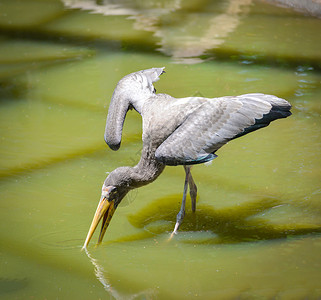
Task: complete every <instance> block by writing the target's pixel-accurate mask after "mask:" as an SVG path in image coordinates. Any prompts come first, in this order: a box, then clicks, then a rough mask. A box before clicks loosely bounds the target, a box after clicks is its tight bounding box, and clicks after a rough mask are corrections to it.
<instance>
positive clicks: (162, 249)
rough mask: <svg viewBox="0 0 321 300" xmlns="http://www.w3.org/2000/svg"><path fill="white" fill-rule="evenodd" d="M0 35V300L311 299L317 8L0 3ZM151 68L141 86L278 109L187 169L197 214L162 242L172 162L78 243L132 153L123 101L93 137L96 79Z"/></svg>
mask: <svg viewBox="0 0 321 300" xmlns="http://www.w3.org/2000/svg"><path fill="white" fill-rule="evenodd" d="M109 2H110V3H109ZM0 29H1V30H0V41H1V44H0V63H1V64H0V87H1V89H0V107H1V109H0V134H1V135H0V137H1V147H0V153H1V155H0V199H1V213H0V220H1V221H0V222H1V284H0V292H1V294H0V297H2V298H3V299H114V298H116V299H194V298H199V299H320V298H321V285H320V277H321V271H320V270H321V255H320V253H321V252H320V251H321V201H320V200H321V199H320V193H321V189H320V167H321V164H320V141H321V140H320V123H321V122H320V112H321V105H320V97H321V75H320V69H321V52H320V49H321V40H320V39H318V38H317V36H318V34H319V32H320V30H321V19H318V18H315V17H310V16H305V15H303V14H300V13H299V12H295V11H292V10H289V9H286V8H281V7H276V6H272V5H269V4H267V3H265V2H259V1H251V0H242V1H241V0H237V1H236V0H235V1H233V0H230V1H162V2H159V1H146V2H144V1H120V2H117V4H113V3H112V1H107V0H105V1H96V2H93V1H86V0H83V1H80V0H78V1H76V0H75V1H72V0H65V1H64V3H63V2H60V1H55V0H42V1H40V0H23V1H22V0H0ZM161 66H165V67H166V74H165V75H163V76H162V78H161V80H160V81H159V82H157V83H156V84H155V86H156V89H157V91H158V92H164V93H168V94H171V95H173V96H175V97H184V96H191V95H202V96H207V97H214V96H223V95H236V94H242V93H249V92H263V93H270V94H275V95H277V96H280V97H284V98H286V99H287V100H289V101H290V102H291V103H292V104H293V115H292V116H291V117H290V118H287V119H285V120H279V121H277V122H274V123H273V124H271V125H270V126H269V127H268V128H266V129H262V130H260V131H258V132H255V133H252V134H250V135H247V136H246V137H242V138H240V139H237V140H235V141H233V142H231V143H229V144H228V145H226V146H224V147H223V148H222V149H221V150H219V152H218V153H217V154H218V155H219V157H218V158H217V159H215V160H214V161H213V163H212V164H211V165H208V166H204V165H201V166H195V167H194V168H193V176H194V179H195V181H196V183H197V185H198V191H199V197H198V203H197V211H196V213H195V214H194V213H192V212H191V210H190V206H189V205H190V203H188V207H187V212H186V217H185V220H184V223H183V225H182V227H181V229H180V231H179V234H178V235H177V236H175V238H174V239H173V240H171V241H168V238H169V236H170V232H171V230H172V229H173V226H174V223H175V220H176V214H177V212H178V210H179V207H180V200H181V195H182V190H183V183H184V182H183V181H184V171H183V168H182V167H168V168H166V170H165V171H164V173H163V174H162V175H161V176H160V177H159V178H158V179H157V180H156V181H155V182H154V183H152V184H150V185H148V186H146V187H143V188H141V189H139V190H136V191H133V192H132V193H130V194H129V195H128V196H127V198H126V199H125V200H124V201H123V203H122V204H121V206H120V207H119V208H118V209H117V211H116V213H115V216H114V218H113V220H112V222H111V225H110V227H109V228H108V231H107V234H106V237H105V239H104V242H103V244H102V245H101V246H100V247H97V248H95V247H94V243H92V244H91V245H90V246H89V248H88V252H87V253H85V252H84V251H81V246H82V244H83V242H84V239H85V236H86V234H87V230H88V227H89V225H90V222H91V219H92V216H93V214H94V211H95V208H96V205H97V203H98V200H99V196H100V189H101V184H102V182H103V181H104V179H105V177H106V172H110V171H112V170H113V169H115V168H116V167H118V166H122V165H131V166H133V165H135V164H136V163H137V162H138V160H139V157H140V150H141V147H142V144H141V118H140V116H139V115H138V114H137V113H136V112H129V114H128V116H127V119H126V122H125V128H124V134H123V142H122V147H121V149H120V150H119V151H117V152H113V151H111V150H110V149H108V148H107V146H106V145H105V143H104V141H103V133H104V126H105V117H106V114H107V108H108V104H109V99H110V98H111V94H112V92H113V89H114V87H115V85H116V83H117V82H118V80H119V79H120V78H121V77H123V76H124V75H126V74H128V73H130V72H133V71H136V70H141V69H144V68H150V67H161ZM94 239H97V236H95V237H94Z"/></svg>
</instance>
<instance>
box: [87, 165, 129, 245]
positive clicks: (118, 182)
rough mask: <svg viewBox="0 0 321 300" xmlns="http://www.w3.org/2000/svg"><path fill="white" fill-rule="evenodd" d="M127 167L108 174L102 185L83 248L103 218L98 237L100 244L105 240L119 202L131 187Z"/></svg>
mask: <svg viewBox="0 0 321 300" xmlns="http://www.w3.org/2000/svg"><path fill="white" fill-rule="evenodd" d="M127 169H128V167H121V168H118V169H116V170H114V171H113V172H111V173H110V174H109V175H108V176H107V178H106V180H105V182H104V184H103V186H102V189H101V196H100V200H99V203H98V206H97V209H96V212H95V215H94V218H93V220H92V223H91V226H90V228H89V231H88V234H87V237H86V241H85V243H84V246H83V248H86V247H87V245H88V244H89V242H90V240H91V238H92V236H93V234H94V232H95V230H96V228H97V226H98V224H99V222H100V220H101V219H103V220H102V225H101V230H100V234H99V238H98V244H100V243H101V241H102V240H103V237H104V235H105V232H106V229H107V227H108V225H109V223H110V220H111V218H112V217H113V214H114V212H115V210H116V208H117V206H118V204H119V203H120V202H121V200H122V199H123V198H124V197H125V196H126V194H127V193H128V192H129V190H130V189H131V188H130V182H128V180H129V178H128V176H126V175H127V174H128V171H127Z"/></svg>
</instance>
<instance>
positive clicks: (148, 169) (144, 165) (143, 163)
mask: <svg viewBox="0 0 321 300" xmlns="http://www.w3.org/2000/svg"><path fill="white" fill-rule="evenodd" d="M164 168H165V165H164V164H162V163H159V162H157V161H156V159H155V155H154V152H150V151H148V150H146V149H143V151H142V156H141V159H140V161H139V163H138V164H137V165H136V166H135V167H133V168H132V177H133V188H137V187H140V186H143V185H146V184H149V183H151V182H153V181H154V180H155V179H156V178H157V177H158V176H159V175H160V174H161V173H162V172H163V170H164Z"/></svg>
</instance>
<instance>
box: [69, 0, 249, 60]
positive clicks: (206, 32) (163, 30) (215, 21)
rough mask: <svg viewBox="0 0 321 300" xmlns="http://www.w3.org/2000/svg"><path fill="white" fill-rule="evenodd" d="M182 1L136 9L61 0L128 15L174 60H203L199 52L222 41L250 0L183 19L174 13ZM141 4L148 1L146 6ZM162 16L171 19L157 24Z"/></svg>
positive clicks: (231, 1)
mask: <svg viewBox="0 0 321 300" xmlns="http://www.w3.org/2000/svg"><path fill="white" fill-rule="evenodd" d="M181 2H182V1H180V0H175V1H166V2H163V3H162V4H161V7H160V3H159V2H158V1H157V2H153V1H151V2H148V3H140V4H143V5H141V6H140V7H139V9H138V8H137V7H136V5H134V4H133V2H129V1H120V2H118V3H117V4H115V3H113V1H103V2H98V3H94V2H92V1H88V0H80V1H79V0H64V3H65V5H66V6H67V7H71V8H81V9H83V10H89V11H92V12H95V13H99V14H103V15H106V16H112V15H123V16H129V18H130V19H133V20H135V22H134V24H133V28H135V29H136V30H146V31H151V32H153V34H154V36H155V37H157V38H159V42H158V43H157V44H158V45H159V46H160V47H159V48H158V51H160V52H162V53H164V54H166V55H168V56H170V57H172V59H173V60H174V61H175V62H176V63H186V64H191V63H200V62H202V61H203V60H202V59H201V56H202V55H203V54H205V53H206V50H209V49H214V48H216V47H218V46H219V45H221V44H222V43H224V41H225V38H226V36H228V34H229V33H231V32H233V31H234V30H235V28H236V27H237V26H238V25H239V23H240V20H241V18H242V17H244V16H245V15H246V13H247V12H248V10H249V6H250V5H251V3H252V0H229V1H228V3H227V4H225V3H224V7H222V8H220V9H221V10H222V12H221V13H219V14H213V16H209V15H208V14H196V15H193V14H191V15H184V16H183V18H184V19H183V20H182V16H181V15H180V14H175V12H176V11H179V10H181V9H182V3H181ZM144 4H147V7H146V6H144ZM222 6H223V5H222ZM169 15H171V16H169ZM166 16H168V18H167V17H166ZM169 17H170V21H169ZM162 19H166V20H167V22H170V23H169V24H167V25H166V26H160V23H161V20H162ZM204 19H205V22H204ZM181 21H182V22H181ZM200 23H201V24H202V25H201V26H200V25H199V24H200ZM195 29H196V30H195Z"/></svg>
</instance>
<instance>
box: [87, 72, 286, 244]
mask: <svg viewBox="0 0 321 300" xmlns="http://www.w3.org/2000/svg"><path fill="white" fill-rule="evenodd" d="M163 73H165V71H164V68H152V69H147V70H142V71H138V72H134V73H131V74H129V75H127V76H125V77H124V78H122V79H121V80H120V81H119V82H118V84H117V86H116V88H115V90H114V93H113V95H112V99H111V102H110V106H109V110H108V115H107V122H106V129H105V136H104V138H105V141H106V143H107V144H108V146H109V147H110V148H111V149H112V150H118V149H119V147H120V143H121V136H122V129H123V123H124V120H125V116H126V113H127V111H128V110H129V109H133V108H134V109H135V110H136V111H137V112H138V113H139V114H140V115H141V116H142V118H143V135H142V140H143V149H142V154H141V159H140V161H139V163H138V164H137V165H136V166H134V167H120V168H117V169H115V170H114V171H112V172H111V173H110V174H109V175H108V176H107V178H106V180H105V182H104V184H103V186H102V194H101V198H100V202H99V204H98V207H97V210H96V213H95V216H94V218H93V221H92V224H91V226H90V229H89V232H88V235H87V238H86V241H85V243H84V248H86V247H87V245H88V243H89V241H90V239H91V237H92V235H93V233H94V231H95V229H96V227H97V225H98V223H99V221H100V220H101V219H102V218H103V221H102V227H101V231H100V235H99V238H98V243H100V242H101V241H102V239H103V237H104V234H105V232H106V229H107V227H108V225H109V222H110V220H111V218H112V216H113V214H114V212H115V210H116V208H117V206H118V205H119V203H120V202H121V200H122V199H123V198H124V197H125V195H126V194H127V193H128V192H129V191H131V190H133V189H135V188H138V187H141V186H143V185H146V184H149V183H151V182H152V181H154V180H155V179H156V178H157V177H158V176H159V175H160V174H161V173H162V171H163V170H164V168H165V166H166V165H168V166H177V165H183V167H184V169H185V173H186V176H185V184H184V192H183V200H182V205H181V209H180V211H179V213H178V214H177V218H176V224H175V228H174V231H173V233H172V236H173V234H175V233H176V232H177V230H178V228H179V226H180V225H181V223H182V221H183V218H184V215H185V201H186V194H187V188H188V186H189V188H190V196H191V201H192V210H193V211H195V208H196V195H197V188H196V185H195V183H194V180H193V177H192V174H191V165H194V164H200V163H205V162H208V161H211V160H213V159H214V158H216V157H217V155H216V154H215V153H216V151H217V150H218V149H219V148H221V147H222V146H223V145H224V144H226V143H227V142H228V141H230V140H232V139H235V138H238V137H240V136H243V135H245V134H247V133H249V132H252V131H255V130H257V129H260V128H262V127H265V126H268V125H269V124H270V122H271V121H274V120H276V119H279V118H286V117H288V116H290V115H291V112H290V109H291V105H290V104H289V103H288V102H287V101H286V100H284V99H281V98H278V97H276V96H272V95H265V94H258V93H255V94H246V95H240V96H227V97H220V98H203V97H187V98H179V99H176V98H173V97H171V96H169V95H167V94H156V90H155V88H154V86H153V82H156V81H157V80H158V79H159V76H160V75H161V74H163Z"/></svg>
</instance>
